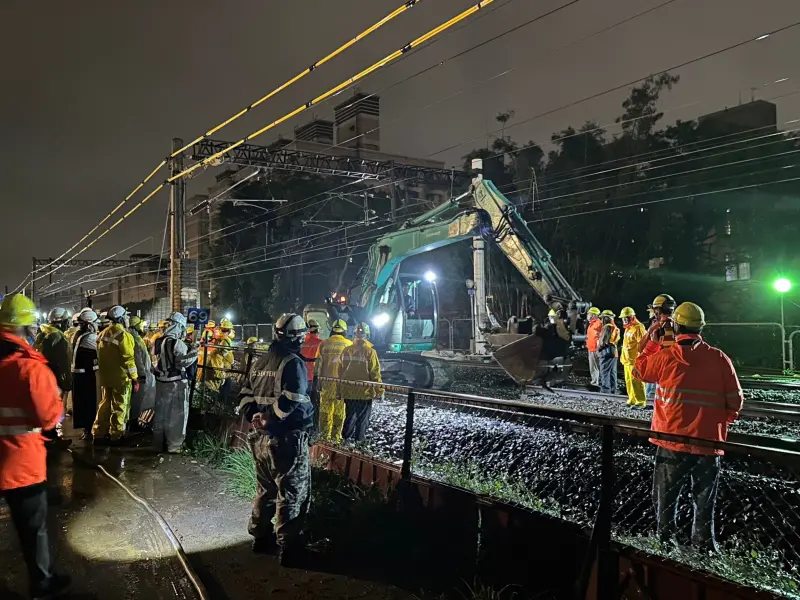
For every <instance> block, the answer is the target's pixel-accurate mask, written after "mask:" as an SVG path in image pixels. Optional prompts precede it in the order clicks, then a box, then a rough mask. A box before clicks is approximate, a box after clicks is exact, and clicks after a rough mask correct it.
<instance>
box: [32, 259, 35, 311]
mask: <svg viewBox="0 0 800 600" xmlns="http://www.w3.org/2000/svg"><path fill="white" fill-rule="evenodd" d="M31 301H32V302H33V303H34V304H36V257H34V258H33V259H32V260H31Z"/></svg>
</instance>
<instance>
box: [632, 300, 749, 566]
mask: <svg viewBox="0 0 800 600" xmlns="http://www.w3.org/2000/svg"><path fill="white" fill-rule="evenodd" d="M672 319H673V321H674V322H675V324H676V326H677V327H676V329H677V331H676V332H677V336H676V338H675V344H673V345H671V346H670V347H669V348H666V349H664V350H662V351H660V352H656V353H655V354H641V355H639V357H638V358H637V359H636V366H635V368H634V376H636V377H637V378H639V379H641V380H642V381H646V382H651V383H655V384H656V396H655V407H654V408H655V410H654V412H653V422H652V425H651V428H652V429H653V431H657V432H661V433H669V434H673V435H683V436H687V437H694V438H699V439H704V440H711V441H717V442H724V441H725V440H726V439H727V437H728V425H730V424H731V423H733V422H734V421H735V420H736V419H737V418H738V416H739V411H740V410H741V409H742V401H743V395H742V386H741V385H739V379H738V378H737V377H736V371H735V370H734V368H733V364H732V363H731V359H730V358H728V356H727V355H726V354H725V353H724V352H722V350H720V349H718V348H714V347H713V346H709V345H708V344H707V343H706V342H704V341H703V338H702V337H701V333H702V330H703V326H704V325H705V315H704V313H703V310H702V309H701V308H700V307H699V306H697V305H696V304H693V303H691V302H684V303H683V304H681V305H680V306H679V307H678V308H677V309H675V312H674V315H673V316H672ZM650 441H651V442H653V443H654V444H656V445H657V446H658V449H657V450H656V462H655V471H654V475H653V495H654V497H655V499H656V522H657V525H658V534H659V537H660V538H661V539H662V541H667V540H669V539H670V538H671V537H673V536H674V535H675V533H676V532H677V522H676V520H677V514H678V500H679V498H680V494H681V490H682V489H683V487H684V486H686V485H689V486H691V492H692V498H693V507H694V516H693V521H692V545H694V546H697V547H699V548H700V549H701V550H704V551H716V550H717V549H718V548H717V542H716V536H715V532H714V503H715V501H716V496H717V482H718V480H719V468H720V458H721V456H722V455H723V453H724V452H723V451H722V450H718V449H715V448H708V447H704V446H697V445H694V444H688V443H685V442H676V441H667V440H658V439H651V440H650Z"/></svg>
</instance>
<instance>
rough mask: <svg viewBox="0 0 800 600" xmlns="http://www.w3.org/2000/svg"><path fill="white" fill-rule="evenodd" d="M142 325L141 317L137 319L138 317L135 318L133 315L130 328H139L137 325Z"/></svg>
mask: <svg viewBox="0 0 800 600" xmlns="http://www.w3.org/2000/svg"><path fill="white" fill-rule="evenodd" d="M142 323H144V321H142V318H141V317H139V316H137V315H133V316H132V317H131V327H138V326H139V325H141V324H142Z"/></svg>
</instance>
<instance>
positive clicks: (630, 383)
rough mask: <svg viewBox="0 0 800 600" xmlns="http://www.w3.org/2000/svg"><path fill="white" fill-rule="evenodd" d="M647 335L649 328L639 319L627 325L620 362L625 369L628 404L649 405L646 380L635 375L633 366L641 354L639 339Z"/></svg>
mask: <svg viewBox="0 0 800 600" xmlns="http://www.w3.org/2000/svg"><path fill="white" fill-rule="evenodd" d="M646 335H647V330H646V329H645V328H644V325H642V324H641V323H640V322H639V321H633V322H631V323H628V324H627V325H625V335H624V336H623V337H622V354H621V356H620V362H621V363H622V367H623V368H624V369H625V390H626V391H627V392H628V406H647V399H646V398H647V396H646V395H645V391H644V382H643V381H640V380H639V379H636V377H634V376H633V366H634V364H635V363H636V358H637V357H638V356H639V341H640V340H641V339H642V338H643V337H644V336H646Z"/></svg>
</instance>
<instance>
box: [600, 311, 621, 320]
mask: <svg viewBox="0 0 800 600" xmlns="http://www.w3.org/2000/svg"><path fill="white" fill-rule="evenodd" d="M600 316H601V317H611V318H612V319H613V318H614V317H616V316H617V315H615V314H614V311H613V310H608V309H606V310H604V311H603V312H601V313H600Z"/></svg>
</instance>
